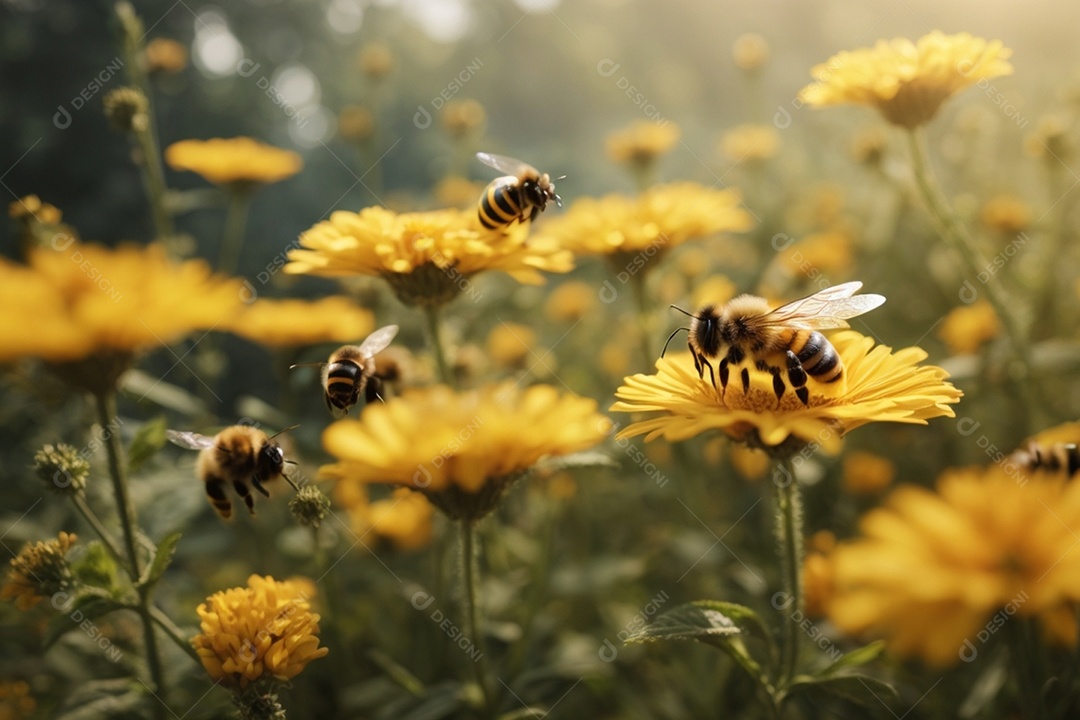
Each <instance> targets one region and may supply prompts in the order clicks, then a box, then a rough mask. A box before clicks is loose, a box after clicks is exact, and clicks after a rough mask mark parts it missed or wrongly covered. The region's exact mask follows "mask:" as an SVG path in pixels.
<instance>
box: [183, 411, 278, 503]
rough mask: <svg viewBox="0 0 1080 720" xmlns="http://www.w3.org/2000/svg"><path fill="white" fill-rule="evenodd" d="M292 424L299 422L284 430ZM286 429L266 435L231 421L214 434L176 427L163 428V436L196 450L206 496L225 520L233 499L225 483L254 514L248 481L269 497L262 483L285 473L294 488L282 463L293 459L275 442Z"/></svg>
mask: <svg viewBox="0 0 1080 720" xmlns="http://www.w3.org/2000/svg"><path fill="white" fill-rule="evenodd" d="M294 427H298V426H296V425H293V427H290V428H285V430H292V429H293V428H294ZM285 430H282V431H281V432H278V433H275V434H274V435H267V434H266V433H264V432H263V431H262V430H259V429H258V428H254V427H251V426H250V425H232V426H230V427H227V428H225V429H224V430H222V431H221V432H219V433H218V434H217V435H214V436H213V437H211V436H208V435H200V434H199V433H194V432H182V431H179V430H166V431H165V436H166V437H168V438H169V440H170V441H172V442H173V443H175V444H176V445H179V446H180V447H183V448H187V449H189V450H198V451H199V459H198V462H197V463H196V468H195V469H196V472H197V474H198V475H199V479H201V480H202V481H203V483H204V485H205V486H206V496H207V498H209V499H210V504H211V505H213V507H214V510H215V511H217V514H218V515H220V516H221V518H222V519H224V520H228V519H230V518H231V517H232V502H231V501H230V500H229V498H228V497H227V496H226V495H225V487H226V486H227V485H231V486H232V489H233V490H234V491H235V492H236V494H237V495H239V496H240V497H241V498H242V499H243V501H244V504H245V505H247V509H248V511H249V512H250V513H251V514H252V515H254V514H255V496H254V495H252V494H251V489H250V488H249V485H250V487H253V488H255V489H256V490H258V491H259V492H261V493H262V494H263V495H265V496H266V497H270V493H269V492H268V491H267V489H266V488H265V487H263V483H266V482H270V481H272V480H276V479H278V478H279V477H284V478H285V480H286V481H287V482H288V483H289V485H292V487H293V489H294V490H295V489H297V488H296V485H295V484H294V483H293V481H292V480H291V479H290V478H289V476H288V475H286V474H285V463H287V462H292V461H291V460H286V459H285V455H284V453H283V452H282V451H281V447H280V446H279V445H278V444H277V443H275V442H274V438H275V437H277V436H278V435H280V434H281V433H283V432H285Z"/></svg>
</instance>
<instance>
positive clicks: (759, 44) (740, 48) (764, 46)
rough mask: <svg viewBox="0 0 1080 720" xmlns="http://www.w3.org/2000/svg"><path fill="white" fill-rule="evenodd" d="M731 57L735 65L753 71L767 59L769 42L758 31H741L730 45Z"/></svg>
mask: <svg viewBox="0 0 1080 720" xmlns="http://www.w3.org/2000/svg"><path fill="white" fill-rule="evenodd" d="M731 58H732V59H733V60H734V61H735V67H737V68H739V69H740V70H745V71H746V72H753V71H754V70H758V69H760V68H761V67H762V66H763V65H765V63H767V62H768V61H769V43H768V41H767V40H766V39H765V38H764V36H762V35H760V34H759V33H755V32H749V33H743V34H742V35H740V36H739V37H737V38H735V42H734V44H732V46H731Z"/></svg>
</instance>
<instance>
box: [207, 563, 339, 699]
mask: <svg viewBox="0 0 1080 720" xmlns="http://www.w3.org/2000/svg"><path fill="white" fill-rule="evenodd" d="M313 592H314V585H313V584H312V583H311V581H309V580H302V581H301V580H286V581H284V582H279V581H277V580H274V578H272V577H269V576H267V577H262V576H259V575H252V576H251V577H249V578H248V581H247V587H237V588H232V589H229V590H222V591H220V592H217V593H214V594H213V595H211V596H210V597H208V598H207V599H206V602H204V603H202V604H201V605H199V607H198V609H197V612H198V613H199V619H200V627H201V629H202V632H201V633H200V634H198V635H196V636H195V637H194V638H192V640H191V644H192V646H193V647H194V648H195V652H197V653H198V654H199V659H200V660H201V661H202V665H203V667H204V668H206V672H207V673H208V674H209V675H210V677H211V678H212V679H213V680H215V681H216V682H219V683H221V684H222V685H224V686H225V687H229V688H237V689H243V688H246V687H247V686H248V684H249V683H252V682H255V681H257V680H260V679H267V680H276V681H279V682H285V681H287V680H291V679H292V678H294V677H296V676H297V675H299V674H300V672H301V671H302V670H303V669H304V668H305V667H306V666H307V664H308V663H309V662H311V661H312V660H315V659H317V658H321V657H323V656H324V655H326V654H327V653H328V652H329V650H327V649H326V648H324V647H323V648H320V647H319V616H318V615H315V614H313V613H312V612H311V598H312V594H313Z"/></svg>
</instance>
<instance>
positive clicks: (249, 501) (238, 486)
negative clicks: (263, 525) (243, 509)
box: [233, 481, 255, 515]
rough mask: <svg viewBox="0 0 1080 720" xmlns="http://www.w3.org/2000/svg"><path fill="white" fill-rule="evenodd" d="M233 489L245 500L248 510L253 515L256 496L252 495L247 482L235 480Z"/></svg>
mask: <svg viewBox="0 0 1080 720" xmlns="http://www.w3.org/2000/svg"><path fill="white" fill-rule="evenodd" d="M233 490H235V491H236V494H237V495H239V496H240V497H241V498H243V500H244V504H245V505H247V509H248V512H249V513H251V514H252V515H254V514H255V498H254V497H252V495H251V491H250V490H248V486H247V484H246V483H242V482H240V481H234V482H233Z"/></svg>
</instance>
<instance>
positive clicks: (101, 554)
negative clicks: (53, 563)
mask: <svg viewBox="0 0 1080 720" xmlns="http://www.w3.org/2000/svg"><path fill="white" fill-rule="evenodd" d="M116 570H117V567H116V560H114V559H113V556H112V555H110V554H109V551H108V549H106V547H105V545H104V544H103V543H102V542H101V541H100V540H94V541H92V542H89V543H87V544H86V549H85V551H84V552H83V554H82V556H81V557H79V559H78V560H76V561H75V562H74V563H72V565H71V571H72V572H73V573H74V574H75V577H76V578H78V579H79V582H81V583H82V584H83V585H89V586H90V587H95V588H101V589H102V590H105V591H106V592H108V593H110V594H111V593H113V592H115V591H116V589H117V582H116Z"/></svg>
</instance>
